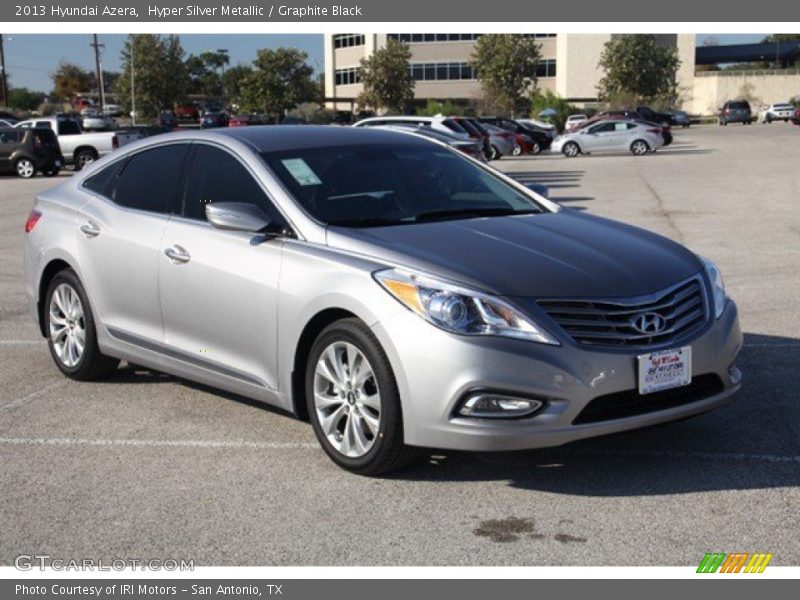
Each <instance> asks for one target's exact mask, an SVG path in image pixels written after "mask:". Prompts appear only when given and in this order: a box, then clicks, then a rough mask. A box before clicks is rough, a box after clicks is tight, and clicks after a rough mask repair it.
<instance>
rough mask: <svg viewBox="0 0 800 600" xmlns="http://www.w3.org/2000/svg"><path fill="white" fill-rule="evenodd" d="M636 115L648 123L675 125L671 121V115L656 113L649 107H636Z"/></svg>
mask: <svg viewBox="0 0 800 600" xmlns="http://www.w3.org/2000/svg"><path fill="white" fill-rule="evenodd" d="M636 114H638V115H639V118H640V119H642V120H643V121H649V122H651V123H658V124H659V125H676V124H677V123H675V122H674V121H673V119H672V114H671V113H669V112H658V111H655V110H653V109H652V108H650V107H649V106H637V107H636Z"/></svg>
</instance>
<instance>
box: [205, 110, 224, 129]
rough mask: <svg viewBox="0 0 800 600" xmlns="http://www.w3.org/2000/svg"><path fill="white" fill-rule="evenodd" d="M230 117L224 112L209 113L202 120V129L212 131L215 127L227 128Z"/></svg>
mask: <svg viewBox="0 0 800 600" xmlns="http://www.w3.org/2000/svg"><path fill="white" fill-rule="evenodd" d="M227 126H228V115H227V114H226V113H224V112H207V113H205V114H204V115H203V118H202V119H200V127H202V128H203V129H212V128H214V127H227Z"/></svg>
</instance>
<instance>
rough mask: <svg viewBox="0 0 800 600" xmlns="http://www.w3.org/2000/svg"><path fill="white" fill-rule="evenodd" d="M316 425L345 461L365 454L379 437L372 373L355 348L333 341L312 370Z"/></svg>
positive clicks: (378, 403) (378, 409)
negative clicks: (344, 457) (346, 458)
mask: <svg viewBox="0 0 800 600" xmlns="http://www.w3.org/2000/svg"><path fill="white" fill-rule="evenodd" d="M314 407H315V410H316V416H317V421H318V422H319V425H320V428H321V429H322V432H323V434H324V435H325V437H326V438H327V440H328V442H330V444H331V446H333V448H334V449H335V450H336V451H337V452H339V453H340V454H342V455H344V456H347V457H348V458H359V457H362V456H364V455H365V454H367V452H369V451H370V449H371V448H372V446H373V445H374V444H375V440H376V439H377V436H378V431H379V427H380V419H381V398H380V391H379V390H378V383H377V379H376V377H375V372H374V370H373V368H372V365H370V363H369V361H368V360H367V357H366V356H365V355H364V353H362V352H361V350H359V349H358V348H357V347H356V346H355V345H353V344H351V343H349V342H344V341H336V342H333V343H332V344H330V345H329V346H328V347H327V348H325V350H323V352H322V354H321V355H320V357H319V360H318V361H317V365H316V368H315V370H314Z"/></svg>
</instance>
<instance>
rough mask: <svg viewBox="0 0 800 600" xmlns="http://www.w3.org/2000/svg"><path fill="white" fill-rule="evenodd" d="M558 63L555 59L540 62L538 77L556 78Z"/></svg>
mask: <svg viewBox="0 0 800 600" xmlns="http://www.w3.org/2000/svg"><path fill="white" fill-rule="evenodd" d="M555 76H556V61H555V59H554V58H546V59H544V60H540V61H539V64H538V65H537V67H536V77H555Z"/></svg>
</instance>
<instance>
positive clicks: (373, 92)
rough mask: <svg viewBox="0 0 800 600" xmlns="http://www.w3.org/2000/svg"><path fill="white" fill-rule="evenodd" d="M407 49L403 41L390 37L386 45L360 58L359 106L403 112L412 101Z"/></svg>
mask: <svg viewBox="0 0 800 600" xmlns="http://www.w3.org/2000/svg"><path fill="white" fill-rule="evenodd" d="M410 60H411V50H409V48H408V46H407V45H406V44H404V43H403V42H400V41H398V40H394V39H390V40H388V42H387V43H386V46H385V47H383V48H381V49H379V50H377V51H376V52H374V53H373V54H372V56H370V57H369V58H362V59H361V70H360V72H359V73H360V77H361V84H362V85H363V86H364V91H363V92H362V93H361V94H360V95H359V97H358V104H359V105H360V106H361V107H365V106H370V107H372V108H375V109H377V110H380V109H386V110H388V111H389V112H405V111H406V110H407V109H408V108H409V107H410V106H411V104H412V102H413V101H414V78H413V77H412V76H411V70H410V69H409V61H410Z"/></svg>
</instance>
